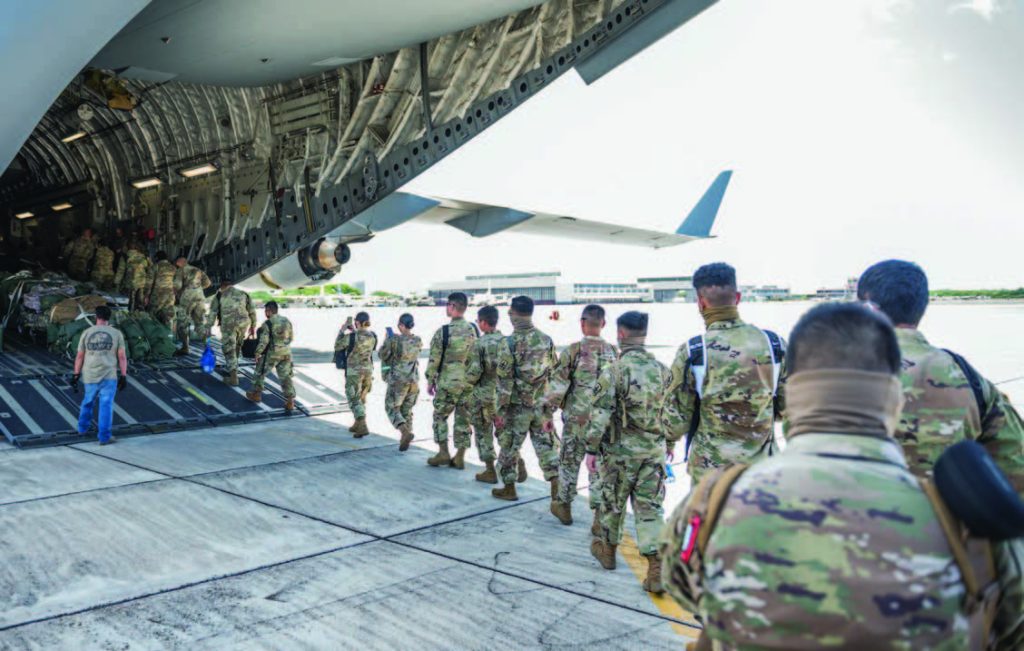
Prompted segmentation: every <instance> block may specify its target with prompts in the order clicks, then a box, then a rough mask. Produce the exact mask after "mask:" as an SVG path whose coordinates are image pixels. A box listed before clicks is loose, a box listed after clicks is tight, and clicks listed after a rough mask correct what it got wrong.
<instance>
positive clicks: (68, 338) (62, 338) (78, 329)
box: [46, 319, 93, 356]
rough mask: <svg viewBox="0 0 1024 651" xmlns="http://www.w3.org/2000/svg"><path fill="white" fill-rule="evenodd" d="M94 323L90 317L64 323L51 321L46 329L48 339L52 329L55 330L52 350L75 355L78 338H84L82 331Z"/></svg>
mask: <svg viewBox="0 0 1024 651" xmlns="http://www.w3.org/2000/svg"><path fill="white" fill-rule="evenodd" d="M92 325H93V324H92V322H91V321H89V319H75V320H74V321H72V322H70V323H65V324H64V325H54V324H52V323H51V324H50V325H49V326H48V327H47V329H46V336H47V340H49V339H50V336H51V331H54V334H53V341H52V343H51V344H50V350H52V351H54V352H55V353H58V354H68V355H72V356H74V355H75V354H76V353H77V352H78V340H79V339H81V338H82V333H83V332H85V331H86V330H87V329H88V328H90V327H92Z"/></svg>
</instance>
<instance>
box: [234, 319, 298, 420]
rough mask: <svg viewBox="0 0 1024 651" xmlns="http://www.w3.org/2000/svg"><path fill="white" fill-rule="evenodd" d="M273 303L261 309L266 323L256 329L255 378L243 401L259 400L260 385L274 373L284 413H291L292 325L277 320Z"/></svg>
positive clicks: (293, 392)
mask: <svg viewBox="0 0 1024 651" xmlns="http://www.w3.org/2000/svg"><path fill="white" fill-rule="evenodd" d="M277 312H278V307H277V302H275V301H270V302H269V303H267V304H266V306H265V307H264V316H266V318H267V320H266V321H264V322H263V325H262V326H260V329H259V335H258V337H259V339H258V340H257V342H256V377H254V378H253V380H252V390H251V391H248V392H246V394H245V397H246V398H248V399H249V400H252V401H253V402H260V401H261V400H262V399H263V383H264V380H265V379H266V377H267V373H269V372H270V370H271V369H274V370H276V371H277V380H278V383H279V384H280V385H281V391H282V392H283V393H284V408H285V411H292V410H293V409H295V386H294V385H293V384H292V374H293V369H292V349H291V344H292V322H291V321H289V320H288V319H286V318H285V317H283V316H281V315H280V314H278V313H277Z"/></svg>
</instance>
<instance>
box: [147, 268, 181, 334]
mask: <svg viewBox="0 0 1024 651" xmlns="http://www.w3.org/2000/svg"><path fill="white" fill-rule="evenodd" d="M176 272H177V268H176V267H175V266H174V264H172V263H171V261H170V260H168V259H167V254H166V253H165V252H163V251H157V252H156V264H155V265H153V271H152V272H151V274H150V281H149V291H148V292H147V293H146V305H147V306H149V313H150V314H152V315H153V318H154V319H156V320H157V321H159V322H160V323H162V324H164V325H165V326H167V327H168V329H170V331H171V332H174V315H175V308H174V300H175V297H174V274H175V273H176Z"/></svg>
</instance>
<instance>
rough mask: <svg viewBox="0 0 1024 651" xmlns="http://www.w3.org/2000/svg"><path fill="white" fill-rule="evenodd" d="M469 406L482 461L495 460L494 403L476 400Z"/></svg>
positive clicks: (474, 435) (478, 451)
mask: <svg viewBox="0 0 1024 651" xmlns="http://www.w3.org/2000/svg"><path fill="white" fill-rule="evenodd" d="M472 403H473V404H471V405H470V407H469V420H470V423H472V425H473V437H474V438H475V439H476V450H477V453H479V455H480V460H481V461H494V460H495V459H497V458H498V457H497V455H496V454H495V452H494V416H495V413H494V404H493V402H485V403H481V402H478V401H476V400H474V401H472Z"/></svg>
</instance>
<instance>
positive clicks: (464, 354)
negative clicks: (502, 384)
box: [426, 317, 477, 393]
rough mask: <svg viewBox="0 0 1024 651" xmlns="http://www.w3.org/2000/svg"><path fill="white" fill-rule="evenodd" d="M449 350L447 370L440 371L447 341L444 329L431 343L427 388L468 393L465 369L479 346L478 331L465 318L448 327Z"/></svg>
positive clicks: (439, 331)
mask: <svg viewBox="0 0 1024 651" xmlns="http://www.w3.org/2000/svg"><path fill="white" fill-rule="evenodd" d="M447 327H448V349H447V350H446V351H445V353H444V368H441V369H440V372H439V371H438V369H439V367H440V364H441V345H442V342H443V339H444V334H443V328H438V330H437V332H435V333H434V336H433V337H432V338H431V340H430V358H429V359H428V361H427V373H426V376H427V384H434V385H437V386H438V387H444V388H446V389H448V390H449V391H453V392H455V393H461V392H462V391H464V390H465V389H466V387H467V386H468V385H467V382H466V368H467V367H468V366H469V357H470V354H471V353H472V352H473V350H474V348H475V346H476V340H477V334H476V328H474V327H473V325H472V324H470V323H469V321H466V320H465V319H463V318H462V317H456V318H454V319H452V320H451V323H449V324H448V326H447Z"/></svg>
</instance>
